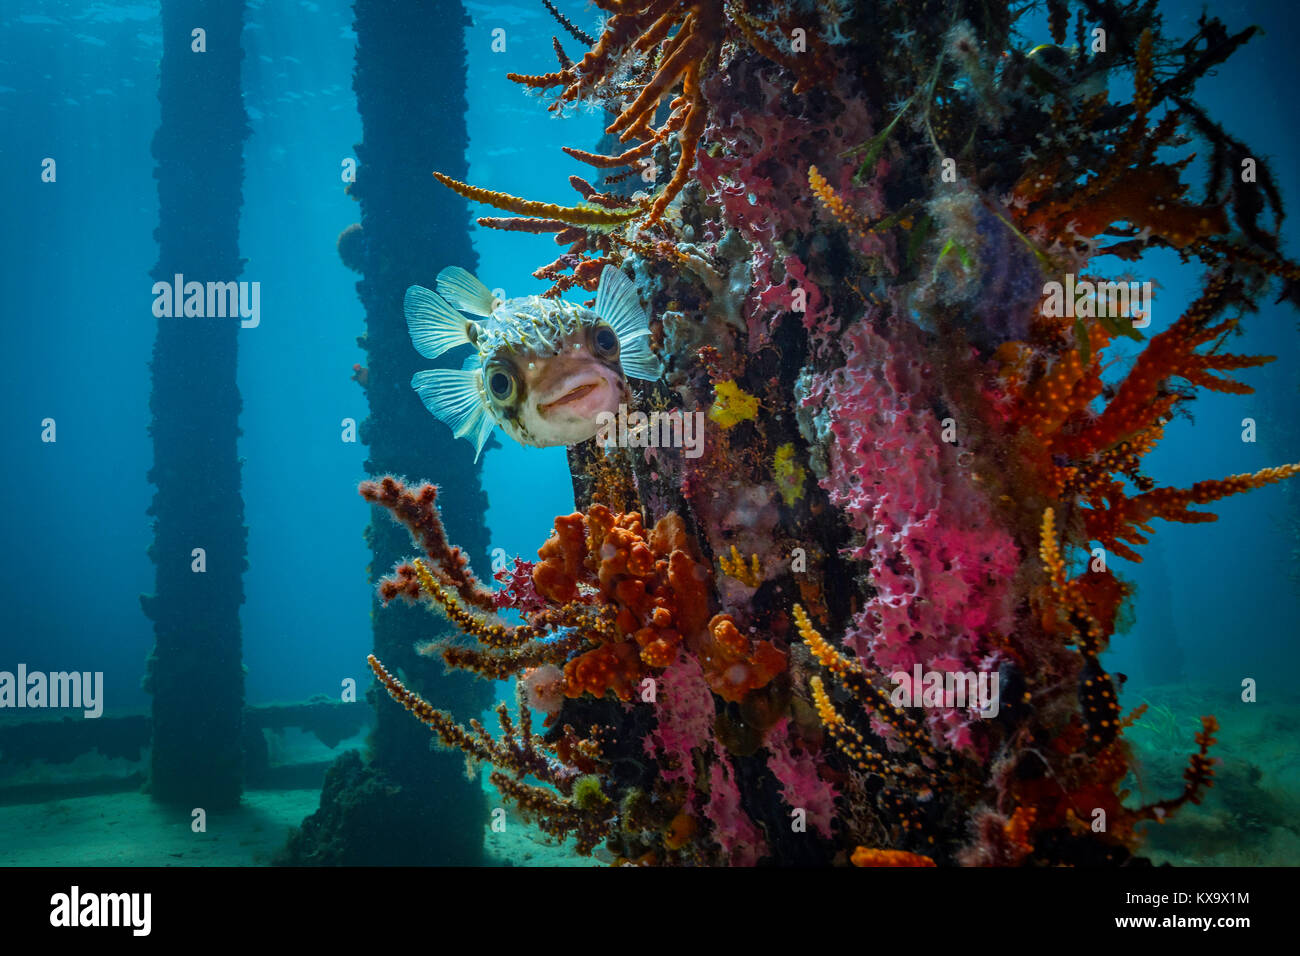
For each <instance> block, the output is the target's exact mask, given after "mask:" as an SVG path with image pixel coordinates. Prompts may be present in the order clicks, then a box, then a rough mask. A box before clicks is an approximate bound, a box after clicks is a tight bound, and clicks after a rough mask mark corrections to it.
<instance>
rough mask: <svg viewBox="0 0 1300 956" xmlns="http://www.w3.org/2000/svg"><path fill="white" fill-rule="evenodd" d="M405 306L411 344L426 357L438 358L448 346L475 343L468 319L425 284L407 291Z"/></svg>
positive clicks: (452, 347) (403, 306) (403, 302)
mask: <svg viewBox="0 0 1300 956" xmlns="http://www.w3.org/2000/svg"><path fill="white" fill-rule="evenodd" d="M402 309H403V311H404V312H405V313H406V329H407V331H408V332H410V333H411V344H412V345H414V346H415V350H416V351H417V352H419V353H420V354H421V355H423V356H424V357H425V358H437V357H438V356H439V355H441V354H442V353H443V352H446V351H447V350H448V349H454V348H455V347H456V346H458V345H469V344H471V343H472V342H473V339H471V338H470V323H469V319H467V318H465V316H463V315H461V314H460V313H459V312H457V311H456V310H455V309H453V308H452V307H451V306H450V305H448V304H447V302H446V301H445V300H444V299H443V298H442V296H440V295H438V293H436V292H430V291H429V290H428V289H426V288H424V286H419V285H413V286H411V287H410V288H409V289H407V290H406V298H405V299H404V300H403V301H402Z"/></svg>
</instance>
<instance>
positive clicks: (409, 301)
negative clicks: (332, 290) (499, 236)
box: [405, 266, 663, 461]
mask: <svg viewBox="0 0 1300 956" xmlns="http://www.w3.org/2000/svg"><path fill="white" fill-rule="evenodd" d="M405 311H406V327H407V329H408V330H409V331H410V333H411V342H412V344H414V346H415V348H416V350H417V351H418V352H419V353H420V354H421V355H423V356H424V357H425V358H431V359H432V358H437V357H438V356H440V355H442V354H443V353H444V352H447V351H449V350H451V349H454V348H456V347H457V346H461V345H472V346H474V347H475V351H474V352H473V353H472V354H471V355H470V356H469V358H467V359H466V360H465V364H464V365H463V366H462V367H461V368H460V369H433V370H431V371H425V372H417V373H416V374H415V377H414V378H412V379H411V386H412V387H413V388H414V389H415V390H416V392H418V393H419V395H420V398H421V400H423V402H424V407H425V408H427V409H428V410H429V411H430V412H432V413H433V415H434V416H435V417H436V418H438V419H439V420H441V421H442V422H445V423H446V424H447V425H449V426H450V427H451V429H452V431H453V432H454V433H455V434H456V437H458V438H465V439H467V440H468V441H470V442H471V443H473V445H474V451H475V455H474V460H475V461H478V457H479V455H480V454H482V452H483V445H484V444H486V442H487V440H488V436H489V435H490V434H492V429H493V428H494V427H495V426H497V425H500V426H501V427H502V428H503V429H505V431H506V433H507V434H508V435H510V437H511V438H513V439H514V440H515V441H517V442H519V443H520V444H522V445H533V446H536V447H539V448H543V447H547V446H550V445H574V444H577V443H578V442H581V441H586V440H587V439H588V438H591V437H592V436H594V435H595V434H596V432H597V430H598V422H597V416H598V415H600V413H601V412H609V413H611V414H614V413H617V411H618V406H619V405H620V404H625V403H627V402H628V400H629V398H630V393H629V390H628V384H627V376H629V375H630V376H632V377H633V378H639V379H646V380H654V379H657V378H659V376H661V375H662V374H663V366H662V365H661V364H660V362H659V359H658V357H657V356H656V355H655V354H654V352H652V351H651V350H650V325H649V318H648V317H647V316H646V313H645V310H644V309H643V308H642V307H641V302H640V300H639V299H638V298H637V294H636V286H634V285H633V284H632V281H631V280H630V279H628V278H627V276H625V275H623V273H622V272H620V271H619V270H618V269H616V268H614V267H613V266H606V267H605V269H604V271H602V272H601V274H600V285H599V287H598V288H597V289H596V303H595V308H594V309H587V308H583V307H582V306H578V305H574V304H573V303H571V302H565V301H564V300H562V299H545V298H542V297H541V296H537V295H530V296H525V297H523V298H519V299H507V300H505V301H501V300H499V299H494V298H493V295H492V292H491V291H490V290H489V289H488V287H487V286H485V285H484V284H483V283H482V282H480V281H479V280H478V279H477V278H475V277H474V276H473V275H471V274H470V273H469V272H467V271H465V270H464V269H461V268H460V267H458V266H451V267H449V268H446V269H443V270H442V272H440V273H438V291H437V292H431V291H430V290H428V289H425V288H423V287H422V286H418V285H413V286H411V287H410V288H409V289H407V290H406V300H405ZM462 313H468V314H469V315H471V316H477V317H478V318H473V319H471V318H467V317H466V315H464V314H462Z"/></svg>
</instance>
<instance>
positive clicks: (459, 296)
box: [438, 266, 495, 315]
mask: <svg viewBox="0 0 1300 956" xmlns="http://www.w3.org/2000/svg"><path fill="white" fill-rule="evenodd" d="M438 294H439V295H440V296H442V297H443V298H444V299H446V300H447V301H448V302H450V303H451V304H452V305H453V306H455V307H456V308H457V309H460V310H461V311H462V312H468V313H469V314H470V315H491V314H492V303H493V302H494V301H495V299H494V298H493V295H492V291H491V290H490V289H489V288H488V287H487V286H485V285H484V284H483V283H482V282H480V281H479V280H478V279H477V278H475V277H474V275H472V274H471V273H469V272H467V271H465V270H464V269H462V268H461V267H460V266H448V267H447V268H445V269H443V270H442V271H441V272H439V273H438Z"/></svg>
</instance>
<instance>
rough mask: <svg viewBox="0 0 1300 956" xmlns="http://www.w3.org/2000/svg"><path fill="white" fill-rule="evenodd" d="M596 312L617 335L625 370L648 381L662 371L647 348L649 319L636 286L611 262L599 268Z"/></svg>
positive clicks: (658, 375)
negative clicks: (637, 293)
mask: <svg viewBox="0 0 1300 956" xmlns="http://www.w3.org/2000/svg"><path fill="white" fill-rule="evenodd" d="M596 314H597V315H599V316H600V317H601V318H602V319H604V320H605V321H606V322H608V323H609V326H610V328H612V329H613V330H614V334H615V335H617V336H618V347H619V352H620V354H619V362H620V363H621V364H622V366H623V371H624V373H626V374H628V375H631V376H632V377H633V378H643V379H647V380H649V381H654V380H655V379H657V378H659V377H660V376H661V375H663V373H664V370H663V366H662V365H661V364H660V363H659V359H658V357H657V356H656V355H655V354H654V352H652V351H650V342H649V338H650V319H649V317H648V316H647V315H646V313H645V309H643V308H641V300H640V299H638V298H637V295H636V286H635V285H633V284H632V280H631V279H629V278H628V277H627V276H625V275H624V274H623V273H622V271H620V270H619V269H616V268H614V267H613V266H605V268H604V269H602V270H601V272H600V285H599V286H598V287H597V288H596Z"/></svg>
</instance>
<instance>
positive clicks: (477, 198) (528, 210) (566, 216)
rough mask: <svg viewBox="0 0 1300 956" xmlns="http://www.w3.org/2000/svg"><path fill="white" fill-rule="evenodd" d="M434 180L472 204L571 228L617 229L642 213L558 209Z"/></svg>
mask: <svg viewBox="0 0 1300 956" xmlns="http://www.w3.org/2000/svg"><path fill="white" fill-rule="evenodd" d="M433 178H434V179H436V180H438V182H440V183H442V184H443V185H444V186H446V187H447V188H448V189H450V190H451V191H452V192H454V193H456V194H458V195H461V196H464V197H465V198H466V199H470V200H473V201H474V202H481V203H486V204H487V205H489V206H493V207H495V208H497V209H504V210H506V211H507V212H513V213H517V214H519V215H521V216H537V217H540V218H542V219H558V220H560V221H561V222H565V223H568V224H569V225H571V226H617V225H619V224H621V223H625V222H627V221H629V220H631V219H634V218H635V217H636V216H638V215H640V212H641V210H640V209H627V210H620V209H607V208H602V207H592V206H557V205H556V204H555V203H549V202H536V201H534V200H531V199H520V198H519V197H518V196H511V195H510V194H509V193H503V192H494V191H493V190H490V189H483V188H481V187H479V186H471V185H469V184H468V183H462V182H460V181H459V180H456V179H452V178H451V177H450V176H446V175H443V174H442V173H439V172H434V174H433Z"/></svg>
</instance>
